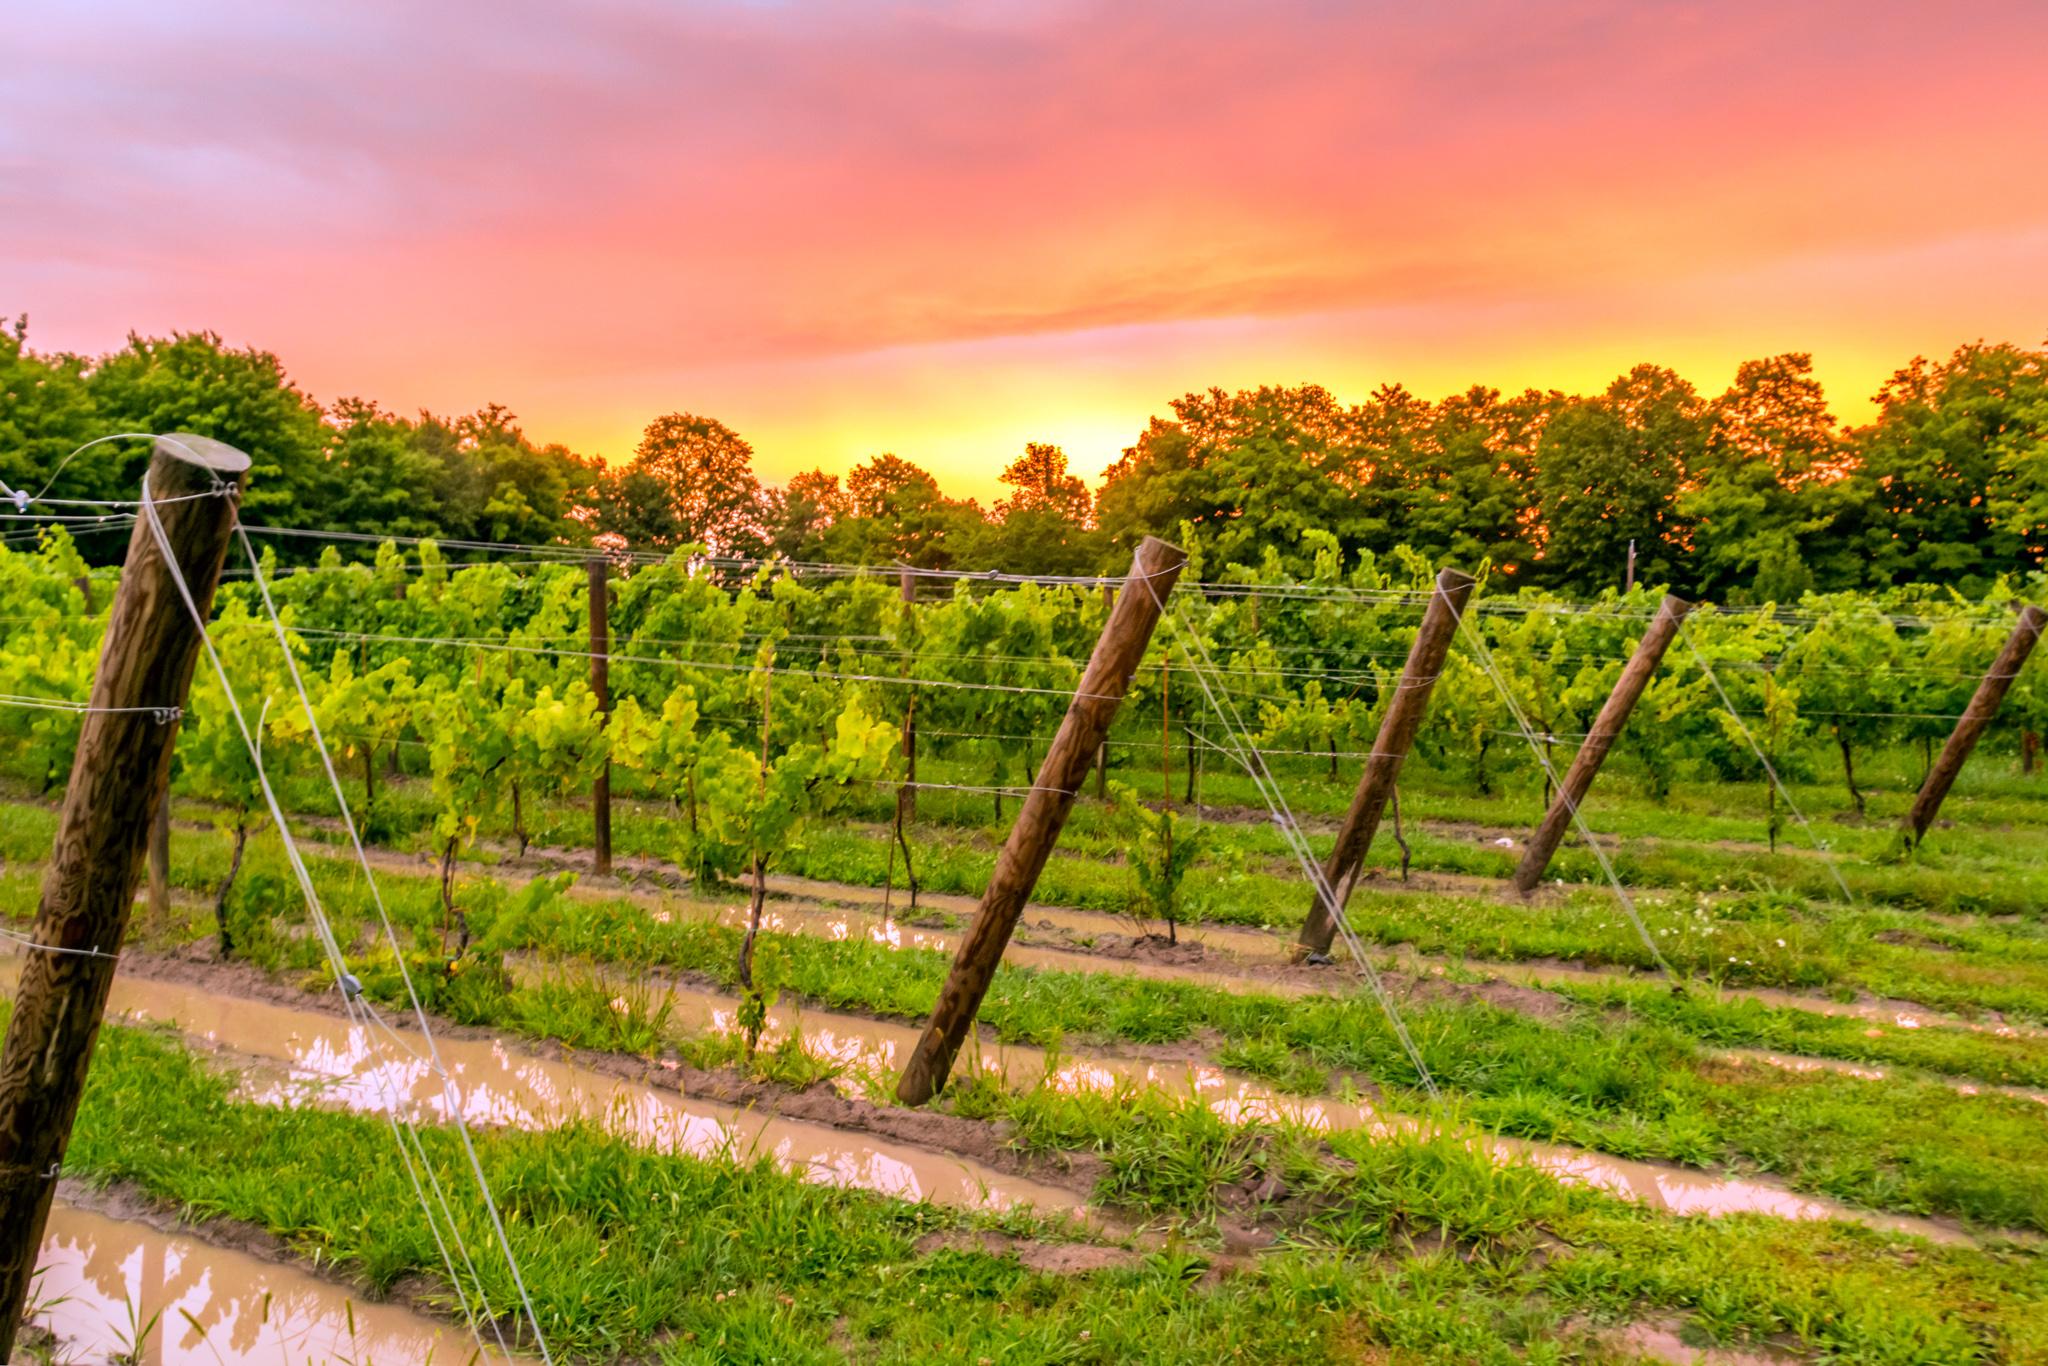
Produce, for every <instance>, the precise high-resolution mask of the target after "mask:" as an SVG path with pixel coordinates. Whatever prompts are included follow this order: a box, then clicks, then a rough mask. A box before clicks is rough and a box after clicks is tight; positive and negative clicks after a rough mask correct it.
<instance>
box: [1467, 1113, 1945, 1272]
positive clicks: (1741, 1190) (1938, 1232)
mask: <svg viewBox="0 0 2048 1366" xmlns="http://www.w3.org/2000/svg"><path fill="white" fill-rule="evenodd" d="M1489 1146H1490V1148H1491V1150H1492V1151H1493V1152H1495V1153H1498V1154H1502V1155H1504V1156H1516V1157H1522V1158H1526V1159H1527V1160H1528V1161H1530V1162H1533V1163H1534V1164H1535V1165H1537V1166H1538V1167H1541V1168H1542V1169H1543V1170H1545V1171H1547V1172H1549V1173H1551V1174H1552V1175H1554V1176H1556V1177H1559V1178H1560V1179H1562V1180H1566V1181H1572V1182H1576V1183H1577V1184H1579V1185H1583V1186H1592V1187H1594V1188H1595V1189H1597V1190H1604V1191H1606V1192H1607V1193H1608V1194H1610V1195H1618V1196H1620V1197H1621V1198H1622V1199H1624V1200H1628V1201H1631V1202H1633V1203H1635V1204H1638V1205H1647V1206H1648V1207H1649V1208H1651V1209H1655V1210H1663V1211H1664V1212H1665V1213H1667V1214H1676V1215H1681V1216H1682V1215H1690V1214H1701V1215H1727V1214H1765V1215H1769V1216H1771V1217H1772V1218H1774V1219H1798V1220H1808V1219H1839V1220H1842V1221H1844V1222H1846V1223H1852V1224H1862V1225H1863V1226H1864V1227H1866V1228H1874V1229H1877V1230H1879V1231H1880V1232H1884V1233H1903V1234H1910V1235H1912V1236H1914V1237H1919V1238H1925V1239H1927V1240H1928V1241H1929V1242H1932V1243H1946V1244H1950V1245H1952V1246H1960V1247H1968V1246H1972V1245H1973V1244H1974V1242H1975V1240H1974V1239H1972V1238H1971V1237H1970V1236H1969V1235H1967V1234H1965V1233H1963V1232H1962V1231H1961V1230H1960V1229H1956V1228H1951V1227H1950V1226H1948V1225H1947V1224H1942V1223H1938V1222H1936V1221H1935V1220H1932V1219H1918V1218H1914V1217H1913V1216H1911V1215H1905V1214H1880V1213H1877V1212H1875V1211H1872V1210H1862V1209H1855V1208H1852V1207H1850V1206H1848V1205H1841V1204H1837V1203H1836V1202H1834V1201H1832V1200H1825V1199H1821V1198H1819V1197H1816V1196H1808V1195H1800V1194H1798V1193H1797V1192H1794V1191H1789V1190H1786V1189H1785V1188H1784V1187H1783V1186H1778V1185H1773V1184H1771V1183H1769V1182H1766V1181H1748V1180H1743V1179H1742V1178H1740V1177H1731V1176H1713V1175H1710V1174H1708V1173H1706V1172H1699V1171H1691V1170H1688V1169H1686V1168H1684V1167H1667V1166H1663V1165H1661V1164H1659V1163H1655V1162H1634V1161H1630V1160H1629V1159H1627V1158H1621V1157H1609V1156H1608V1155H1606V1154H1605V1153H1589V1152H1582V1151H1580V1150H1579V1149H1577V1148H1558V1147H1553V1146H1551V1145H1549V1144H1544V1143H1527V1142H1523V1141H1521V1140H1518V1139H1509V1138H1500V1139H1493V1140H1490V1141H1489Z"/></svg>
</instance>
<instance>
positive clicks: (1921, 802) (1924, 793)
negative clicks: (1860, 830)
mask: <svg viewBox="0 0 2048 1366" xmlns="http://www.w3.org/2000/svg"><path fill="white" fill-rule="evenodd" d="M2043 625H2048V612H2044V611H2042V610H2041V609H2040V608H2038V607H2036V606H2034V605H2033V604H2032V603H2029V604H2028V605H2027V606H2026V607H2024V608H2022V609H2021V611H2020V619H2019V624H2018V625H2016V626H2014V627H2013V628H2012V634H2011V635H2009V636H2007V637H2006V638H2005V648H2004V649H2002V650H2000V651H1999V652H1998V658H1997V659H1995V660H1993V661H1992V662H1991V671H1990V672H1989V673H1987V674H1985V675H1984V680H1983V682H1981V683H1979V684H1978V685H1977V693H1976V695H1975V696H1974V697H1972V698H1971V699H1970V705H1969V706H1968V707H1965V708H1964V709H1963V714H1962V717H1961V718H1960V719H1959V720H1958V721H1957V722H1956V728H1955V730H1954V731H1952V732H1950V734H1949V737H1948V743H1947V744H1945V745H1943V746H1942V747H1941V757H1940V758H1938V759H1936V760H1935V761H1934V765H1933V767H1931V768H1929V769H1928V770H1927V781H1926V782H1924V783H1922V784H1920V795H1919V796H1917V797H1915V798H1914V799H1913V809H1912V810H1910V811H1908V812H1907V813H1906V824H1905V830H1906V847H1907V848H1909V849H1910V848H1914V847H1916V846H1918V845H1919V843H1920V842H1921V841H1922V840H1923V839H1925V838H1926V837H1927V827H1928V826H1930V825H1933V824H1934V817H1935V814H1936V813H1937V812H1939V811H1940V810H1941V802H1942V798H1944V797H1946V796H1948V790H1949V788H1951V787H1953V786H1955V781H1956V775H1957V774H1958V773H1961V772H1962V771H1963V762H1964V761H1965V760H1967V759H1968V758H1969V757H1970V751H1971V750H1973V749H1975V748H1976V747H1977V741H1978V740H1979V739H1981V738H1982V737H1983V734H1984V731H1985V728H1986V727H1988V726H1989V725H1990V724H1991V719H1992V718H1993V717H1995V716H1997V715H1998V707H1999V704H2000V703H2002V702H2004V701H2005V694H2006V693H2007V692H2008V691H2009V690H2010V689H2011V688H2012V681H2013V679H2014V678H2015V677H2017V676H2018V674H2019V671H2020V667H2021V666H2022V665H2024V664H2025V663H2026V662H2027V656H2028V655H2030V654H2032V653H2033V652H2034V642H2035V641H2037V640H2039V639H2040V638H2041V628H2042V626H2043Z"/></svg>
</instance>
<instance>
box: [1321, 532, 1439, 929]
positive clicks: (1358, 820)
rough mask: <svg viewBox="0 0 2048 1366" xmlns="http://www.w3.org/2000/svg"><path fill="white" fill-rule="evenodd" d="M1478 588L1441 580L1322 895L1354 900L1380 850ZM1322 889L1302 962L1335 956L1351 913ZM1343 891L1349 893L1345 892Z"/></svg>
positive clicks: (1326, 866)
mask: <svg viewBox="0 0 2048 1366" xmlns="http://www.w3.org/2000/svg"><path fill="white" fill-rule="evenodd" d="M1472 582H1473V581H1472V576H1471V575H1470V574H1463V573H1460V572H1459V571H1458V570H1455V569H1446V570H1444V571H1442V572H1441V573H1439V574H1438V575H1437V576H1436V588H1435V591H1433V592H1432V593H1431V594H1430V597H1429V608H1428V610H1427V611H1425V612H1424V613H1423V614H1422V626H1421V627H1420V629H1418V630H1417V631H1416V632H1415V643H1414V644H1413V645H1411V646H1410V647H1409V648H1408V663H1407V665H1406V666H1405V667H1404V668H1403V669H1402V670H1401V681H1400V683H1399V684H1397V685H1396V687H1395V690H1394V698H1393V700H1392V701H1391V702H1389V703H1388V704H1387V714H1386V715H1385V716H1384V717H1382V718H1380V731H1379V735H1378V737H1377V738H1375V739H1374V740H1373V742H1372V757H1370V758H1369V759H1367V760H1366V761H1365V772H1364V773H1362V774H1360V775H1359V779H1358V790H1357V791H1355V792H1354V793H1352V794H1351V809H1350V810H1348V811H1346V812H1345V813H1344V824H1343V825H1341V826H1339V827H1338V830H1337V843H1336V847H1335V848H1333V849H1331V850H1330V857H1329V858H1328V859H1327V860H1326V861H1325V862H1324V863H1323V881H1322V887H1326V888H1328V889H1329V893H1330V897H1331V898H1333V899H1334V898H1341V897H1343V896H1345V895H1347V894H1348V891H1349V888H1348V885H1347V884H1348V883H1349V882H1350V880H1351V878H1352V876H1353V875H1354V874H1355V873H1357V871H1358V867H1359V865H1360V864H1361V863H1363V862H1364V861H1365V855H1366V853H1367V851H1368V850H1370V849H1371V848H1372V837H1373V836H1374V835H1375V834H1376V833H1378V831H1379V828H1380V816H1381V814H1382V813H1383V812H1385V810H1386V808H1387V799H1388V798H1389V797H1391V796H1392V795H1393V792H1394V784H1395V782H1396V781H1398V780H1399V778H1400V776H1401V762H1402V760H1404V759H1406V758H1407V757H1408V747H1409V746H1410V745H1411V744H1413V743H1414V742H1415V732H1416V731H1418V730H1420V729H1421V728H1422V717H1423V713H1424V712H1425V711H1427V710H1428V708H1429V694H1430V692H1431V691H1432V690H1433V689H1435V687H1436V677H1437V675H1438V674H1440V673H1442V672H1443V667H1444V660H1445V659H1446V658H1448V657H1449V655H1450V652H1451V640H1452V638H1453V637H1454V636H1456V635H1457V633H1458V618H1459V616H1460V615H1461V614H1462V613H1463V612H1464V610H1465V600H1466V599H1467V598H1469V597H1471V596H1472ZM1322 887H1319V888H1318V889H1317V891H1316V898H1315V901H1314V902H1313V904H1311V905H1310V907H1309V912H1308V919H1307V920H1306V921H1304V922H1303V923H1302V927H1301V937H1300V939H1299V941H1298V942H1297V943H1296V944H1295V946H1294V957H1295V959H1296V961H1299V960H1301V959H1303V958H1306V957H1308V956H1309V955H1310V954H1322V953H1328V952H1329V951H1330V941H1331V940H1332V939H1334V938H1335V937H1336V934H1337V913H1338V912H1339V911H1340V910H1342V909H1343V907H1342V904H1341V901H1333V900H1326V899H1325V897H1324V894H1323V890H1322ZM1340 888H1343V889H1344V890H1343V891H1339V889H1340Z"/></svg>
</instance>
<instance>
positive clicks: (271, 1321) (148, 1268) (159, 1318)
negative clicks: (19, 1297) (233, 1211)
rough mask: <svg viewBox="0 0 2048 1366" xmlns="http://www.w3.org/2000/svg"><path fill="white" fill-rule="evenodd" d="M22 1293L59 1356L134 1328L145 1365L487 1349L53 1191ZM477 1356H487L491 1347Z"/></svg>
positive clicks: (466, 1353) (94, 1347)
mask: <svg viewBox="0 0 2048 1366" xmlns="http://www.w3.org/2000/svg"><path fill="white" fill-rule="evenodd" d="M32 1299H33V1302H34V1304H35V1305H37V1306H40V1308H38V1309H37V1310H36V1312H35V1313H34V1314H33V1316H32V1317H33V1321H34V1322H35V1323H37V1324H39V1325H41V1326H42V1327H45V1328H48V1329H50V1330H51V1331H52V1332H54V1333H55V1334H56V1335H57V1337H58V1339H59V1340H60V1342H61V1343H62V1348H61V1352H60V1358H59V1359H61V1360H67V1361H105V1360H107V1359H109V1358H111V1357H115V1356H119V1355H122V1354H124V1353H128V1352H131V1351H132V1350H133V1349H134V1347H135V1345H136V1342H137V1340H138V1338H140V1339H141V1341H142V1351H141V1352H140V1353H138V1354H136V1356H135V1358H134V1359H135V1360H137V1361H138V1362H141V1363H147V1366H185V1364H186V1363H191V1366H200V1364H201V1363H207V1366H244V1363H246V1364H247V1366H284V1363H290V1366H308V1364H310V1363H328V1362H350V1363H367V1362H375V1363H377V1366H405V1364H406V1363H424V1362H427V1361H430V1360H431V1361H434V1362H440V1363H460V1362H465V1361H471V1360H483V1359H486V1358H481V1357H479V1356H478V1349H477V1346H476V1343H475V1341H474V1340H473V1339H471V1338H470V1337H469V1336H468V1335H467V1333H466V1331H465V1330H464V1329H462V1328H458V1327H454V1326H444V1325H440V1324H436V1323H434V1322H432V1321H430V1320H428V1319H426V1318H424V1317H422V1316H421V1315H418V1314H414V1313H412V1312H410V1311H409V1310H406V1309H402V1308H399V1307H398V1306H396V1305H389V1304H375V1303H368V1302H365V1301H362V1300H357V1299H351V1298H350V1297H349V1296H348V1294H347V1293H346V1292H344V1291H342V1290H341V1289H339V1288H337V1287H335V1286H332V1285H329V1284H327V1283H326V1282H324V1281H320V1280H316V1279H315V1278H313V1277H311V1276H308V1275H306V1274H305V1273H304V1272H302V1271H299V1270H298V1269H296V1268H294V1267H291V1266H288V1265H281V1264H277V1263H273V1262H268V1261H264V1260H262V1259H260V1258H257V1257H253V1256H250V1255H248V1254H246V1253H240V1252H229V1251H226V1250H223V1249H221V1248H217V1247H213V1246H211V1245H208V1244H205V1243H201V1242H199V1241H197V1240H196V1239H192V1238H187V1237H180V1236H177V1235H173V1234H164V1233H159V1232H157V1231H156V1230H154V1229H151V1228H148V1227H146V1226H144V1225H141V1224H136V1223H130V1222H128V1221H126V1220H119V1219H109V1218H106V1217H104V1216H101V1215H97V1214H91V1213H88V1212H86V1211H84V1210H80V1209H75V1208H73V1207H71V1206H68V1205H65V1204H62V1203H61V1202H60V1203H59V1204H57V1205H56V1206H54V1207H53V1208H52V1209H51V1211H50V1224H49V1231H48V1233H47V1234H46V1235H45V1237H44V1240H43V1250H42V1258H41V1261H40V1263H39V1271H38V1280H37V1283H36V1288H35V1291H34V1294H33V1297H32ZM152 1317H154V1319H155V1325H154V1327H150V1328H148V1331H147V1336H144V1335H143V1333H144V1329H145V1328H146V1327H147V1326H148V1325H149V1323H150V1320H151V1319H152ZM488 1359H490V1360H497V1359H498V1358H497V1356H496V1353H495V1351H494V1352H493V1353H492V1355H491V1357H490V1358H488Z"/></svg>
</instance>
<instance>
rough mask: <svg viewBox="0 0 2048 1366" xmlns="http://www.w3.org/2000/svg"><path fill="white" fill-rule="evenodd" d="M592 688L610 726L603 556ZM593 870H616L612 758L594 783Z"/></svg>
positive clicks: (594, 575) (593, 618)
mask: <svg viewBox="0 0 2048 1366" xmlns="http://www.w3.org/2000/svg"><path fill="white" fill-rule="evenodd" d="M589 569H590V691H591V692H592V693H594V694H596V696H597V711H598V724H599V725H601V726H603V725H609V724H610V723H611V711H612V678H611V651H612V646H611V596H612V595H611V587H610V585H609V584H608V583H607V582H606V580H607V578H608V577H609V572H608V571H609V569H610V566H609V565H607V564H606V563H605V561H604V559H603V557H602V556H600V557H598V558H596V559H593V560H592V561H590V565H589ZM590 844H591V857H590V865H591V870H592V871H593V872H595V873H596V874H597V875H598V876H599V877H604V876H608V875H609V874H610V873H611V871H612V761H611V757H610V756H609V755H607V756H606V757H605V761H604V767H602V768H600V769H599V770H598V771H597V777H596V778H594V779H592V780H591V784H590Z"/></svg>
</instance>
